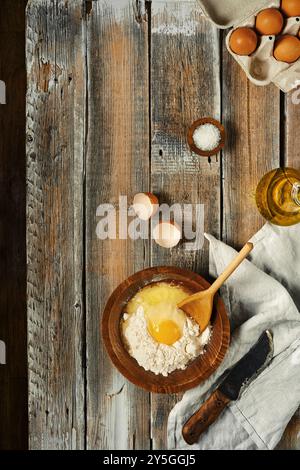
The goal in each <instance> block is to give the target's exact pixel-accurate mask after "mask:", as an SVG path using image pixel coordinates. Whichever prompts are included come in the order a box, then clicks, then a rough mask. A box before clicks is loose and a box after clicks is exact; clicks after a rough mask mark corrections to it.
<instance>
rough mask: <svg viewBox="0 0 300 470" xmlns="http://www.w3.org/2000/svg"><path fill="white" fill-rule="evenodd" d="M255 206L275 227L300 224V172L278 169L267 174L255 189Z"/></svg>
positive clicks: (290, 169)
mask: <svg viewBox="0 0 300 470" xmlns="http://www.w3.org/2000/svg"><path fill="white" fill-rule="evenodd" d="M256 204H257V207H258V210H259V211H260V213H261V214H262V216H263V217H264V218H265V219H266V220H268V221H269V222H271V223H272V224H276V225H283V226H288V225H294V224H297V223H299V222H300V171H299V170H295V169H293V168H278V169H277V170H272V171H270V172H269V173H267V174H266V175H265V176H264V177H263V178H262V179H261V181H260V182H259V184H258V186H257V189H256Z"/></svg>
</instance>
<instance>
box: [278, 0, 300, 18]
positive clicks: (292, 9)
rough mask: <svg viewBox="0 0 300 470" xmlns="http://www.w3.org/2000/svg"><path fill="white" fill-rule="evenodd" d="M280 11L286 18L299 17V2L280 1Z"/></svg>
mask: <svg viewBox="0 0 300 470" xmlns="http://www.w3.org/2000/svg"><path fill="white" fill-rule="evenodd" d="M281 10H282V11H283V13H284V14H285V15H286V16H300V0H282V2H281Z"/></svg>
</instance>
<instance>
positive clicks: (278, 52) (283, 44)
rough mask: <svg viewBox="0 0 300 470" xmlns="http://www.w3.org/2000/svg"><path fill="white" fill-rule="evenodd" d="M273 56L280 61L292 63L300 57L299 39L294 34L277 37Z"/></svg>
mask: <svg viewBox="0 0 300 470" xmlns="http://www.w3.org/2000/svg"><path fill="white" fill-rule="evenodd" d="M274 57H275V59H276V60H279V61H281V62H287V63H288V64H292V63H293V62H295V61H296V60H298V59H299V57H300V40H299V39H298V38H297V37H296V36H290V35H288V34H287V35H285V36H282V37H281V38H279V39H277V41H276V42H275V47H274Z"/></svg>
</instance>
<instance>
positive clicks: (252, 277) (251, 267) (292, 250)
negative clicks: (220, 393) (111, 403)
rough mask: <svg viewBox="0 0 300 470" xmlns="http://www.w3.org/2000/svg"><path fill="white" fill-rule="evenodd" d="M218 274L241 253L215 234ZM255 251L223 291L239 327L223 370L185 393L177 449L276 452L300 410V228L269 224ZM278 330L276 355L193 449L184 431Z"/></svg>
mask: <svg viewBox="0 0 300 470" xmlns="http://www.w3.org/2000/svg"><path fill="white" fill-rule="evenodd" d="M206 238H207V239H208V240H209V242H210V274H211V275H212V276H213V277H217V276H218V275H219V274H220V273H221V272H222V271H223V270H224V268H225V267H226V266H227V265H228V264H229V262H230V261H231V260H232V259H233V257H234V256H235V255H236V251H235V250H234V249H232V248H231V247H229V246H227V245H226V244H224V243H222V242H221V241H218V240H216V239H215V238H214V237H213V236H212V235H206ZM252 241H253V242H254V250H253V251H252V253H251V255H250V257H249V259H250V260H251V261H248V260H245V261H244V262H243V263H242V264H241V266H240V267H239V268H238V270H237V271H236V272H235V273H234V274H233V275H232V276H231V277H230V278H229V279H228V281H227V282H226V284H225V285H224V287H223V288H222V292H221V294H222V297H223V299H224V301H225V304H226V307H227V312H228V315H229V318H230V324H231V335H232V336H231V343H230V347H229V350H228V352H227V354H226V356H225V359H224V361H223V363H222V364H221V366H220V367H219V368H218V369H217V371H215V372H214V374H213V375H212V376H211V377H210V378H209V379H208V380H207V381H205V382H204V383H203V384H201V385H199V386H198V387H196V388H194V389H193V390H190V391H188V392H186V393H185V395H184V397H183V399H182V401H181V402H179V403H178V404H177V405H176V406H175V408H174V409H173V410H172V412H171V414H170V416H169V421H168V446H169V448H170V449H191V450H193V449H199V450H200V449H202V450H204V449H224V450H225V449H228V450H229V449H233V450H246V449H247V450H250V449H251V450H258V449H274V447H275V446H276V445H277V444H278V442H279V441H280V439H281V437H282V434H283V432H284V430H285V428H286V426H287V424H288V423H289V421H290V419H291V418H292V416H293V415H294V413H295V412H296V411H297V409H298V407H299V405H300V313H299V311H300V225H296V226H293V227H288V228H287V227H277V226H274V225H271V224H266V225H265V226H264V227H263V228H262V229H261V230H260V231H259V232H258V233H257V234H256V235H255V236H254V237H253V239H252ZM266 329H269V330H271V332H272V333H273V340H274V358H273V360H272V362H271V363H270V365H269V366H268V367H267V368H266V369H265V370H264V371H263V372H262V373H261V374H260V375H259V376H258V377H257V378H256V379H255V380H254V381H253V382H251V383H250V385H249V386H248V388H247V389H246V390H245V392H244V393H243V395H242V396H241V397H240V398H239V399H238V400H237V401H236V402H232V403H230V404H229V406H228V407H227V408H226V409H225V411H224V412H223V413H222V414H221V415H220V417H219V418H218V420H217V421H216V422H215V423H214V424H213V425H212V426H210V428H209V429H208V430H207V431H206V432H205V433H203V434H202V436H200V439H199V442H198V443H197V444H195V445H192V446H189V445H188V444H186V443H185V441H184V439H183V438H182V434H181V433H182V427H183V425H184V423H185V422H186V421H187V419H188V418H189V417H190V416H191V415H192V414H193V413H194V412H195V411H197V410H198V408H199V407H200V405H201V403H203V401H205V400H206V399H207V398H208V396H209V395H210V394H211V393H212V391H213V390H214V389H215V388H216V387H217V385H218V383H219V382H220V381H221V380H222V375H223V374H224V372H225V370H226V369H228V368H229V367H231V366H232V365H233V364H235V363H236V362H237V361H238V360H239V359H240V358H241V357H243V356H244V355H245V354H246V353H247V352H248V350H249V349H250V347H251V346H252V345H254V344H255V342H256V341H257V340H258V338H259V336H260V335H261V333H262V332H263V331H264V330H266Z"/></svg>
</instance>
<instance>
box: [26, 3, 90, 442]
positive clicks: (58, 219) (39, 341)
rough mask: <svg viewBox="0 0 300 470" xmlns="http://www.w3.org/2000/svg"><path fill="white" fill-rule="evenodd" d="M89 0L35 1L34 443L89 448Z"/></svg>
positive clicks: (30, 231)
mask: <svg viewBox="0 0 300 470" xmlns="http://www.w3.org/2000/svg"><path fill="white" fill-rule="evenodd" d="M82 7H83V3H82V1H81V0H74V1H72V2H65V1H63V0H55V1H49V0H40V1H38V2H37V1H29V3H28V8H27V70H28V93H27V142H28V145H27V258H28V291H27V294H28V361H29V429H30V443H29V445H30V448H31V449H74V448H76V449H81V448H83V447H84V439H85V416H84V359H83V351H84V349H83V344H84V343H83V334H84V322H83V320H84V301H83V295H82V283H83V278H82V270H83V259H82V245H83V243H82V223H83V184H82V183H83V176H84V173H83V172H84V166H83V157H84V132H85V125H84V120H85V80H84V72H85V61H84V52H85V51H84V48H83V45H84V37H83V19H82V12H83V10H82Z"/></svg>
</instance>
